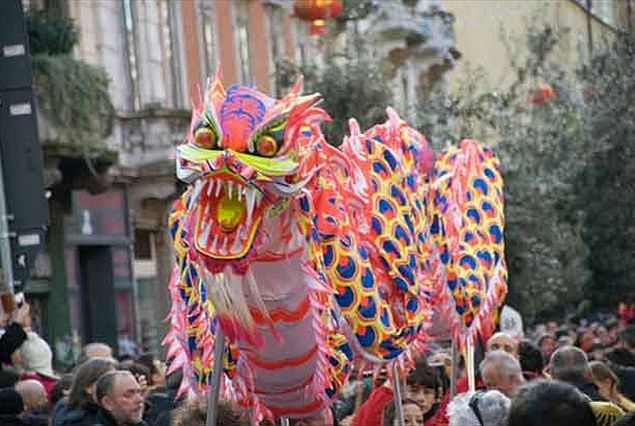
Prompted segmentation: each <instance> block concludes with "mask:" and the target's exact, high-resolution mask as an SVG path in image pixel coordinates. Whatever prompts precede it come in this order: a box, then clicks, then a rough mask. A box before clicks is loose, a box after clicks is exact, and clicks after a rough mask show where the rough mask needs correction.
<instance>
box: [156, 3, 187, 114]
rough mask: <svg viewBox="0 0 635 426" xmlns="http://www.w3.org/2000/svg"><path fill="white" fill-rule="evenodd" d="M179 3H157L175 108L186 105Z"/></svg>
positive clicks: (171, 94)
mask: <svg viewBox="0 0 635 426" xmlns="http://www.w3.org/2000/svg"><path fill="white" fill-rule="evenodd" d="M178 7H179V3H178V2H174V1H170V0H161V1H160V3H159V20H160V23H161V25H160V28H161V37H162V42H163V47H164V50H165V58H166V67H167V75H168V78H167V81H168V86H169V87H170V96H171V98H172V106H173V107H175V108H179V107H184V106H185V105H187V103H186V99H185V93H184V90H183V87H184V85H185V84H184V83H183V80H182V77H183V71H182V68H181V64H182V61H181V49H180V48H179V46H180V37H179V34H180V33H179V30H178V29H179V22H180V21H179V19H178V17H179V11H178Z"/></svg>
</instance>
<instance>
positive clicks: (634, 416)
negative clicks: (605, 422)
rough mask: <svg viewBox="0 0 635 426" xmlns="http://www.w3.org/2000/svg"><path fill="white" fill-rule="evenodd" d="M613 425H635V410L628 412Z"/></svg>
mask: <svg viewBox="0 0 635 426" xmlns="http://www.w3.org/2000/svg"><path fill="white" fill-rule="evenodd" d="M613 426H635V412H630V413H626V414H625V415H624V416H622V417H621V418H620V419H619V420H618V421H617V422H615V423H613Z"/></svg>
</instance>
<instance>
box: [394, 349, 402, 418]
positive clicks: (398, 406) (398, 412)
mask: <svg viewBox="0 0 635 426" xmlns="http://www.w3.org/2000/svg"><path fill="white" fill-rule="evenodd" d="M392 388H393V390H394V392H395V420H397V424H398V425H399V426H404V417H403V403H402V400H401V380H399V370H398V368H397V363H396V362H393V363H392Z"/></svg>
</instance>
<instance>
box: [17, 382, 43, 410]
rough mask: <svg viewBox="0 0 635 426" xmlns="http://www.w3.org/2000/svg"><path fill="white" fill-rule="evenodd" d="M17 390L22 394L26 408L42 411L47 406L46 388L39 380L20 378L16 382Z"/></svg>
mask: <svg viewBox="0 0 635 426" xmlns="http://www.w3.org/2000/svg"><path fill="white" fill-rule="evenodd" d="M15 390H16V391H17V392H18V393H19V394H20V395H21V396H22V400H23V401H24V409H25V410H27V411H41V410H45V409H46V408H47V406H48V400H47V399H46V390H45V389H44V385H42V383H40V382H38V381H37V380H32V379H29V380H20V381H19V382H18V383H16V384H15Z"/></svg>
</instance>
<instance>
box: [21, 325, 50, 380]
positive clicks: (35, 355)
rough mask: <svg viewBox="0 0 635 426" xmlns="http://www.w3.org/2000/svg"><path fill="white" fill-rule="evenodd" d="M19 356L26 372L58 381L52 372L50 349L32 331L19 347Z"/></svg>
mask: <svg viewBox="0 0 635 426" xmlns="http://www.w3.org/2000/svg"><path fill="white" fill-rule="evenodd" d="M20 355H21V356H22V365H23V366H24V369H25V370H26V371H33V372H35V373H37V374H39V375H41V376H45V377H49V378H51V379H59V377H58V376H57V375H56V374H55V373H54V372H53V353H52V352H51V348H50V347H49V345H48V343H46V341H44V339H42V338H41V337H40V336H38V334H37V333H35V332H33V331H29V332H28V333H27V339H26V340H25V341H24V343H22V346H20Z"/></svg>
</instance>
